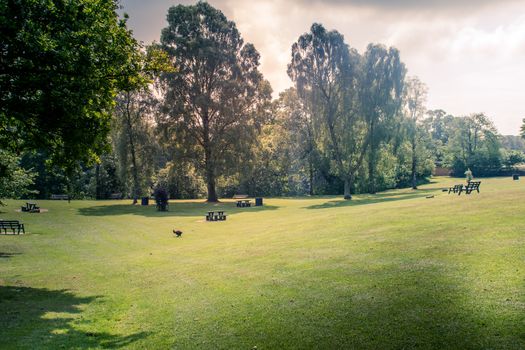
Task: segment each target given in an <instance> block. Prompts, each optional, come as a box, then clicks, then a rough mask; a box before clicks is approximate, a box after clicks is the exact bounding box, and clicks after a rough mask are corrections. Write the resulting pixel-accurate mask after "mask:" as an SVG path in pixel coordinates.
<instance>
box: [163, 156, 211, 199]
mask: <svg viewBox="0 0 525 350" xmlns="http://www.w3.org/2000/svg"><path fill="white" fill-rule="evenodd" d="M155 186H156V187H162V188H165V189H166V190H167V191H168V193H169V196H170V198H174V199H192V198H201V197H202V196H204V195H205V194H206V184H205V182H204V181H203V179H202V178H201V177H199V176H198V174H197V171H196V170H195V168H194V167H193V166H192V164H191V163H188V162H181V161H179V162H171V161H170V162H168V163H167V164H166V166H165V167H164V168H162V169H160V170H159V171H158V173H157V175H156V180H155Z"/></svg>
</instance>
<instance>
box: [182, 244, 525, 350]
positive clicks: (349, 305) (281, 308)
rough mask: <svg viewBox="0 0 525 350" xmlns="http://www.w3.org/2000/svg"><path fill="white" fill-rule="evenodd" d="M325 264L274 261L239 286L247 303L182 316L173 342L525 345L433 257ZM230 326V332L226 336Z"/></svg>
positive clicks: (506, 320) (515, 327) (516, 325)
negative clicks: (254, 280)
mask: <svg viewBox="0 0 525 350" xmlns="http://www.w3.org/2000/svg"><path fill="white" fill-rule="evenodd" d="M398 253H399V252H398ZM387 255H388V254H387ZM429 255H431V253H429ZM349 263H350V261H349ZM332 264H333V262H332V263H330V262H328V263H326V264H325V263H324V261H317V263H316V267H315V268H309V270H307V271H303V272H302V273H300V274H297V270H296V269H295V268H293V267H292V268H290V270H287V269H286V268H281V270H280V272H281V274H279V273H277V271H276V272H275V273H276V275H274V276H273V277H274V278H272V279H271V281H270V280H269V281H267V282H266V284H265V285H264V286H263V287H261V286H258V287H257V288H256V292H255V293H253V292H252V291H250V290H246V291H244V294H243V295H240V296H239V298H240V300H242V301H240V302H242V303H243V304H245V305H249V307H246V308H241V307H240V306H239V305H235V306H237V307H235V308H233V307H232V308H231V310H232V311H231V313H230V314H229V315H228V319H219V318H217V317H216V316H215V315H214V314H212V313H210V314H208V315H206V316H205V317H203V318H201V319H200V320H199V322H184V324H183V325H180V326H181V327H182V328H187V334H191V335H195V334H196V336H192V337H186V336H185V335H184V336H182V337H179V338H177V339H176V343H175V344H174V347H175V348H177V347H181V348H184V347H187V346H189V345H190V344H192V343H193V344H200V343H202V342H206V341H208V342H209V341H210V339H206V336H207V335H208V336H209V334H216V337H215V338H214V339H213V340H212V342H213V344H214V347H217V348H228V346H229V345H232V344H236V345H237V346H238V347H239V348H241V347H245V348H247V347H249V346H251V347H253V346H254V345H257V346H259V347H260V348H269V349H272V348H297V349H315V348H317V349H523V348H524V346H525V337H523V323H520V322H519V320H516V319H513V318H512V317H505V316H503V317H502V316H501V315H499V316H498V315H496V314H494V313H493V312H494V309H493V305H490V304H489V305H488V306H487V305H485V306H483V307H482V308H480V307H479V305H477V304H476V303H475V302H474V300H476V299H479V298H483V296H476V295H472V294H470V293H469V292H468V291H466V290H465V284H464V276H462V274H457V273H456V271H455V268H453V269H451V270H450V269H448V268H446V267H444V266H442V264H441V263H440V261H439V258H437V257H434V258H424V257H420V258H413V259H405V260H400V259H397V258H396V257H395V256H393V255H388V256H387V260H386V261H385V260H382V261H381V259H378V258H374V259H372V261H371V262H370V264H366V263H365V264H362V265H361V264H360V265H359V266H355V265H354V264H353V263H352V264H350V265H348V266H346V267H345V268H340V269H336V270H334V266H333V265H332ZM457 268H460V267H459V266H458V267H457ZM460 269H461V268H460ZM463 272H464V273H466V271H463ZM254 294H255V295H254ZM232 306H234V305H232ZM505 311H508V310H505ZM253 315H256V316H255V317H253ZM502 315H505V314H502ZM521 320H523V318H521ZM217 325H219V326H217ZM188 329H189V330H188ZM232 330H234V331H232ZM232 334H234V336H236V337H237V338H236V340H234V341H233V342H232V340H231V339H230V338H229V337H232ZM235 341H237V342H238V343H236V342H235Z"/></svg>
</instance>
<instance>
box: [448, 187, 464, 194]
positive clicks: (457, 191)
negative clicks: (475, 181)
mask: <svg viewBox="0 0 525 350" xmlns="http://www.w3.org/2000/svg"><path fill="white" fill-rule="evenodd" d="M462 189H463V185H454V186H452V187H450V188H449V189H448V194H450V193H451V192H452V193H460V191H461V190H462Z"/></svg>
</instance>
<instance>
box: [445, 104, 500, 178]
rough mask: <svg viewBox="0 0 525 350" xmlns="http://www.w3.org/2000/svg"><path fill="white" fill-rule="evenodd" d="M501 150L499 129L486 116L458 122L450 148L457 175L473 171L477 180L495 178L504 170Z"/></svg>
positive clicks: (474, 115) (454, 170) (473, 116)
mask: <svg viewBox="0 0 525 350" xmlns="http://www.w3.org/2000/svg"><path fill="white" fill-rule="evenodd" d="M500 147H501V145H500V142H499V139H498V132H497V130H496V127H495V126H494V124H493V123H492V122H491V120H490V119H489V118H488V117H487V116H486V115H484V114H483V113H475V114H472V115H470V116H467V117H462V118H456V124H455V133H454V135H453V137H452V139H451V140H450V142H449V145H448V149H449V150H448V152H449V154H450V156H451V158H452V160H451V161H450V162H451V163H452V167H453V172H454V174H455V175H461V174H462V173H463V172H464V171H465V170H466V169H467V168H470V169H471V170H472V171H473V172H474V175H475V176H486V175H495V174H496V173H497V172H498V171H499V170H500V168H501V160H502V159H501V158H502V155H501V152H500Z"/></svg>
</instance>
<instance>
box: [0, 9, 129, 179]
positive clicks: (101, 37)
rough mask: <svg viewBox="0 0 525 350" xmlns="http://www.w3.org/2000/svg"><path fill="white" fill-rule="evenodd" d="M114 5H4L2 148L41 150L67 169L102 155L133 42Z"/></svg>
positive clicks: (0, 20) (0, 85) (0, 44)
mask: <svg viewBox="0 0 525 350" xmlns="http://www.w3.org/2000/svg"><path fill="white" fill-rule="evenodd" d="M117 8H118V2H117V1H116V0H111V1H100V0H79V1H69V0H50V1H32V0H20V1H12V0H1V1H0V27H1V28H2V36H1V39H0V50H1V52H2V64H1V67H0V99H1V101H2V103H1V104H0V147H1V148H4V149H11V150H17V151H20V150H45V151H46V153H47V154H48V155H49V157H51V158H52V160H53V161H54V162H55V163H56V164H59V165H62V166H66V167H68V168H70V169H72V168H74V167H75V163H76V161H78V160H82V161H92V160H94V159H96V158H97V155H99V154H101V153H102V152H103V151H104V150H106V136H107V134H108V132H109V121H110V115H111V110H112V107H113V99H114V96H115V94H116V92H117V90H119V89H122V88H125V87H128V86H129V85H130V84H134V82H135V80H136V77H137V72H138V71H139V67H138V63H137V62H136V57H137V50H138V43H137V42H136V40H135V39H133V38H132V36H131V32H130V31H129V30H128V29H127V28H126V22H125V20H120V19H119V18H118V15H117V13H116V10H117Z"/></svg>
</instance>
